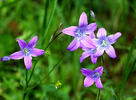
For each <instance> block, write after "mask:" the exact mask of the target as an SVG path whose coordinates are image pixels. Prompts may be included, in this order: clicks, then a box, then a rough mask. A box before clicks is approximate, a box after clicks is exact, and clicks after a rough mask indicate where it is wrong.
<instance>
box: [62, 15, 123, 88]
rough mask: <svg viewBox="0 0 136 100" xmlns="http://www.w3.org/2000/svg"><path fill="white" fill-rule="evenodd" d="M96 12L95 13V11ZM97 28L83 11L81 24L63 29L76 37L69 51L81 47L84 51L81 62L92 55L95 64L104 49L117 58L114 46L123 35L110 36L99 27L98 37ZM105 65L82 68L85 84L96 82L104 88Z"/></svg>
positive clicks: (118, 33)
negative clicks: (101, 77)
mask: <svg viewBox="0 0 136 100" xmlns="http://www.w3.org/2000/svg"><path fill="white" fill-rule="evenodd" d="M93 14H94V13H93ZM96 29H97V24H96V23H91V24H88V21H87V15H86V13H85V12H83V13H82V14H81V16H80V19H79V26H78V27H77V26H71V27H68V28H65V29H63V30H62V32H63V33H64V34H67V35H70V36H73V37H74V40H73V41H72V42H71V43H70V45H69V46H68V48H67V49H68V50H69V51H74V50H76V49H78V48H81V49H82V50H83V51H84V52H83V54H82V56H81V57H80V63H81V62H82V61H83V60H84V59H85V58H87V57H89V56H90V58H91V61H92V63H93V64H95V63H96V62H97V58H98V57H100V56H102V54H103V53H104V51H105V52H106V53H107V54H108V55H109V56H110V57H111V58H116V53H115V50H114V48H113V46H112V44H114V43H115V42H116V41H117V39H118V38H119V37H120V36H121V33H120V32H117V33H116V34H112V35H109V36H106V35H107V32H106V30H105V28H99V29H98V32H97V38H96V36H95V33H94V31H95V30H96ZM102 71H103V67H98V68H96V69H95V70H94V71H92V70H89V69H81V72H82V73H83V74H84V75H85V76H86V78H85V81H84V86H85V87H88V86H90V85H92V84H93V83H94V82H96V86H97V87H98V88H100V89H102V84H101V81H100V76H101V75H102Z"/></svg>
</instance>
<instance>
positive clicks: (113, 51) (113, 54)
mask: <svg viewBox="0 0 136 100" xmlns="http://www.w3.org/2000/svg"><path fill="white" fill-rule="evenodd" d="M105 52H106V53H107V54H108V55H109V56H110V57H111V58H116V53H115V50H114V48H113V46H109V47H108V48H107V49H106V50H105Z"/></svg>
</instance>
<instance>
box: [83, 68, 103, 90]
mask: <svg viewBox="0 0 136 100" xmlns="http://www.w3.org/2000/svg"><path fill="white" fill-rule="evenodd" d="M81 72H82V74H83V75H84V76H86V77H85V80H84V87H89V86H91V85H92V84H93V83H95V85H96V87H97V88H100V89H103V85H102V82H101V78H100V76H101V75H102V73H103V67H102V66H100V67H97V68H96V69H95V70H90V69H86V68H82V69H81Z"/></svg>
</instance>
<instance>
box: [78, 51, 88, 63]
mask: <svg viewBox="0 0 136 100" xmlns="http://www.w3.org/2000/svg"><path fill="white" fill-rule="evenodd" d="M90 55H91V54H90V53H89V52H83V53H82V56H81V57H80V63H82V61H83V60H84V59H85V58H87V57H89V56H90Z"/></svg>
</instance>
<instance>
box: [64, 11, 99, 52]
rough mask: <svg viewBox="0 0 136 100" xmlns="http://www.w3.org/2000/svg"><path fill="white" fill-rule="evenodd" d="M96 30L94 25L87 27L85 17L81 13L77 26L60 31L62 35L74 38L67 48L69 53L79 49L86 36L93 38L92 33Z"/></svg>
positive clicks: (84, 14)
mask: <svg viewBox="0 0 136 100" xmlns="http://www.w3.org/2000/svg"><path fill="white" fill-rule="evenodd" d="M96 28H97V24H96V23H92V24H89V25H88V21H87V15H86V13H85V12H83V13H82V14H81V16H80V19H79V26H78V27H77V26H71V27H68V28H65V29H63V30H62V32H63V33H64V34H67V35H70V36H73V37H74V40H73V41H72V42H71V43H70V45H69V46H68V48H67V49H68V50H69V51H74V50H76V49H77V48H79V47H81V46H82V44H84V43H85V42H84V40H85V37H86V36H91V37H94V36H95V35H94V31H95V30H96Z"/></svg>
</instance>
